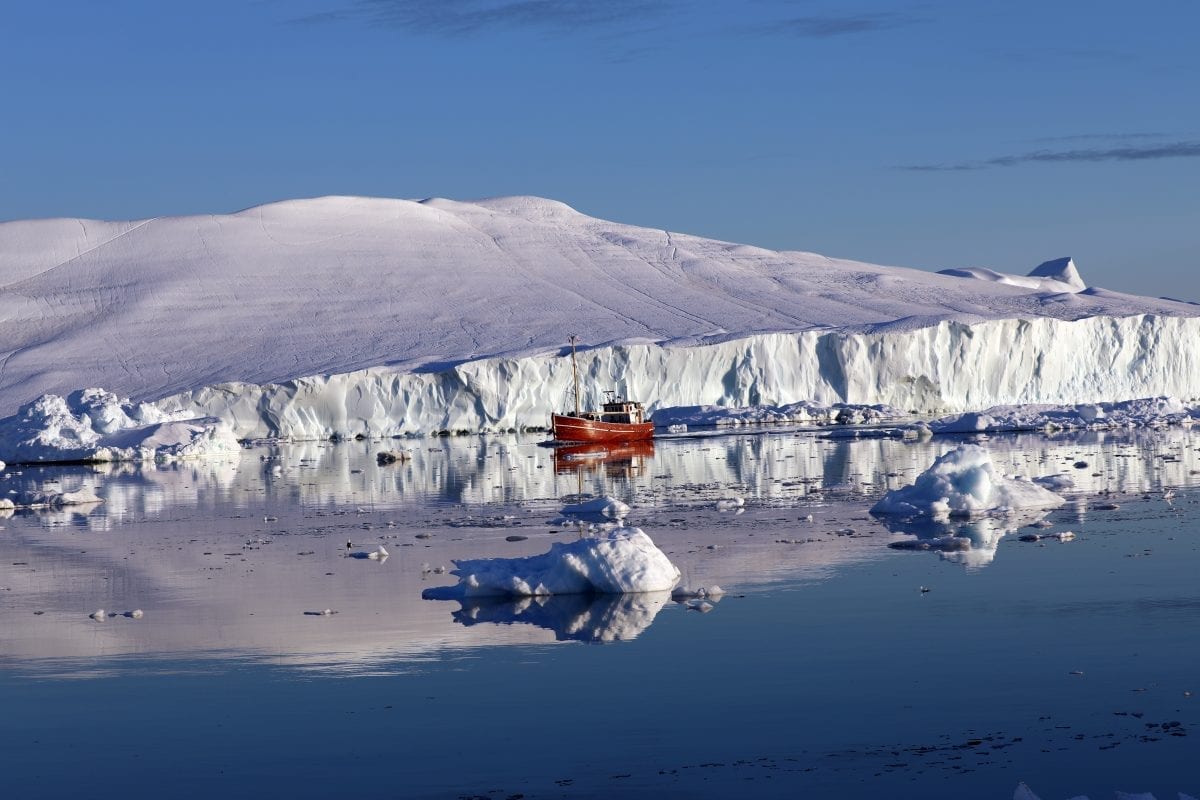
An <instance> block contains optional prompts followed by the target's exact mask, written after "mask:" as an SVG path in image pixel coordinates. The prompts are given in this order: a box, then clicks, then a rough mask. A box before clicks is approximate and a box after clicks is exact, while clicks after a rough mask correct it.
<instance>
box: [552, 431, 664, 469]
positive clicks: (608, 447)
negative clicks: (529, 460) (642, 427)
mask: <svg viewBox="0 0 1200 800" xmlns="http://www.w3.org/2000/svg"><path fill="white" fill-rule="evenodd" d="M653 456H654V442H653V441H651V440H649V439H643V440H642V441H639V442H606V443H603V444H601V443H593V444H573V445H570V446H569V447H559V448H557V449H556V450H555V451H554V468H555V470H557V471H558V472H574V471H575V470H577V469H580V468H591V467H597V466H600V465H601V464H603V465H604V466H606V467H608V466H616V467H625V466H632V465H634V463H635V462H639V464H640V460H641V459H643V458H652V457H653Z"/></svg>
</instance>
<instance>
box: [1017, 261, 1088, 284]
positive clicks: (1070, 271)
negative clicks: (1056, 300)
mask: <svg viewBox="0 0 1200 800" xmlns="http://www.w3.org/2000/svg"><path fill="white" fill-rule="evenodd" d="M1029 277H1031V278H1047V279H1049V280H1053V281H1058V282H1059V283H1065V284H1067V285H1068V286H1071V287H1072V288H1073V289H1074V290H1075V291H1082V290H1083V289H1086V288H1087V286H1086V285H1085V284H1084V282H1083V278H1081V277H1079V270H1078V269H1077V268H1076V267H1075V261H1074V259H1072V258H1071V257H1070V256H1066V257H1065V258H1055V259H1051V260H1050V261H1043V262H1042V263H1041V264H1038V265H1037V266H1036V267H1034V268H1033V270H1032V271H1031V272H1030V273H1029Z"/></svg>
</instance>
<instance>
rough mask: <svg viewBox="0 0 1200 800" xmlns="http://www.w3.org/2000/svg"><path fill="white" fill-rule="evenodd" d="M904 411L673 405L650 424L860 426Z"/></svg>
mask: <svg viewBox="0 0 1200 800" xmlns="http://www.w3.org/2000/svg"><path fill="white" fill-rule="evenodd" d="M903 416H905V414H904V412H902V411H900V410H899V409H897V408H893V407H891V406H889V405H884V404H874V405H853V404H850V403H834V404H832V405H825V404H824V403H816V402H812V401H808V400H804V401H800V402H798V403H787V404H785V405H777V406H776V405H756V406H745V407H742V408H726V407H723V406H675V407H670V408H660V409H659V410H658V411H655V412H654V424H656V425H666V426H667V427H668V430H671V431H672V432H674V430H673V429H674V428H676V427H681V428H682V429H683V430H685V431H686V430H687V426H689V425H692V426H706V425H707V426H717V427H731V426H735V425H767V424H785V423H808V424H816V425H832V424H843V425H863V424H868V423H873V422H881V421H883V420H888V419H897V418H900V417H903Z"/></svg>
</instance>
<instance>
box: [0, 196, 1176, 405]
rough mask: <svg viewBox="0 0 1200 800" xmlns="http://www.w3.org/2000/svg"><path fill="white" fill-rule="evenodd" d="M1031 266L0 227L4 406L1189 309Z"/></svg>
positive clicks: (331, 228)
mask: <svg viewBox="0 0 1200 800" xmlns="http://www.w3.org/2000/svg"><path fill="white" fill-rule="evenodd" d="M1043 266H1045V267H1046V269H1044V270H1043V272H1042V273H1041V274H1037V275H1035V276H1034V277H1033V278H1032V279H1030V281H1029V284H1030V285H1013V282H1012V281H1003V280H964V278H963V277H961V276H952V275H938V274H934V273H929V272H923V271H920V270H912V269H903V268H896V267H884V266H875V265H871V264H863V263H857V262H852V261H840V260H835V259H830V258H825V257H823V256H819V255H815V254H812V253H802V252H775V251H770V250H764V249H761V248H757V247H749V246H745V245H738V244H730V243H728V242H721V241H715V240H712V239H704V238H701V237H697V236H689V235H684V234H679V233H671V232H668V231H664V230H656V229H650V228H639V227H635V226H631V225H623V224H618V223H613V222H606V221H604V220H600V219H595V218H592V217H588V216H586V215H583V214H580V213H578V212H576V211H574V210H573V209H571V208H570V207H568V206H566V205H563V204H561V203H557V202H554V201H550V200H544V199H539V198H533V197H507V198H500V199H493V200H483V201H479V202H456V201H451V200H443V199H430V200H423V201H410V200H394V199H373V198H357V197H322V198H317V199H311V200H292V201H286V202H280V203H273V204H270V205H265V206H260V207H256V208H251V209H248V210H245V211H241V212H239V213H236V214H228V215H213V216H192V217H169V218H168V217H164V218H156V219H149V220H142V221H137V222H97V221H91V220H78V219H56V220H33V221H18V222H9V223H4V224H0V415H7V414H12V413H13V412H14V411H16V409H17V407H18V406H19V405H21V404H23V403H27V402H29V401H31V400H33V399H34V398H36V397H38V396H40V395H42V394H44V393H47V392H53V393H58V394H66V393H68V392H71V391H73V390H77V389H81V388H85V387H92V386H102V387H105V388H106V389H109V390H112V391H115V392H117V393H119V394H121V395H126V396H131V397H133V398H134V399H154V398H159V397H164V396H168V395H173V394H178V393H181V392H185V391H191V390H195V389H197V388H199V387H204V386H214V385H217V384H221V383H224V382H228V381H244V382H248V383H254V384H260V383H267V382H274V381H282V380H286V379H289V378H295V377H299V376H310V375H324V374H338V373H347V372H350V371H354V370H358V369H363V368H367V367H373V366H382V365H391V366H393V367H395V368H397V369H400V370H404V371H408V370H435V369H437V368H439V367H442V366H445V365H447V364H453V363H460V362H463V361H471V360H475V359H480V358H485V357H489V356H508V357H520V356H529V355H536V354H541V353H548V352H552V351H558V350H560V348H561V347H562V344H563V341H564V339H565V337H566V336H567V335H568V334H571V333H577V334H580V335H581V336H582V337H583V339H584V340H585V341H586V342H587V343H588V344H594V345H599V344H610V343H618V342H655V343H660V344H664V345H686V344H697V343H710V342H717V341H722V340H727V339H733V338H738V337H745V336H748V335H753V334H757V333H770V332H793V331H805V330H814V329H823V328H837V329H840V330H846V331H859V332H883V331H888V330H911V329H914V328H919V327H923V326H926V325H931V324H936V323H938V322H942V321H945V320H955V321H963V322H976V321H980V320H989V319H1001V318H1017V317H1019V318H1036V317H1051V318H1057V319H1064V320H1075V319H1080V318H1084V317H1093V316H1129V315H1136V314H1155V315H1167V316H1194V315H1196V308H1195V307H1194V306H1190V305H1186V304H1180V303H1174V302H1170V301H1163V300H1152V299H1147V298H1140V297H1134V296H1130V295H1121V294H1116V293H1112V292H1105V291H1103V290H1095V289H1087V290H1084V291H1079V289H1080V288H1081V287H1082V286H1083V283H1082V281H1080V280H1079V278H1078V273H1077V272H1076V271H1075V268H1074V265H1073V264H1062V265H1060V266H1059V267H1057V268H1054V267H1049V266H1046V265H1043ZM996 274H999V273H996ZM974 277H979V276H978V275H976V276H974ZM1017 283H1020V282H1019V281H1018V282H1017ZM1075 284H1078V285H1075ZM1060 288H1061V289H1063V291H1058V289H1060Z"/></svg>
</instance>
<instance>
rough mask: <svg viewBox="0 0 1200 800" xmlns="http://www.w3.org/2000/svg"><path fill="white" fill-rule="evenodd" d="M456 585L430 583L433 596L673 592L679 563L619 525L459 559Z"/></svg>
mask: <svg viewBox="0 0 1200 800" xmlns="http://www.w3.org/2000/svg"><path fill="white" fill-rule="evenodd" d="M454 565H455V568H454V569H452V570H450V574H451V575H455V576H457V577H458V584H457V585H455V586H443V587H435V588H430V589H426V590H425V591H424V592H423V593H422V596H423V597H425V598H426V599H431V600H452V599H459V598H463V597H491V596H496V597H531V596H540V595H557V594H628V593H636V592H669V591H670V590H671V589H673V588H674V587H675V584H676V583H678V582H679V569H678V568H677V567H676V566H675V565H674V564H672V563H671V561H670V559H668V558H667V556H666V554H665V553H663V551H662V550H659V549H658V547H657V546H656V545H655V544H654V542H653V541H652V540H651V539H650V537H649V536H647V535H646V533H645V532H644V531H642V530H641V529H640V528H617V529H615V530H612V531H608V532H605V533H603V534H601V535H598V536H589V537H586V538H582V539H577V540H575V541H572V542H555V543H554V544H552V545H551V546H550V551H549V552H548V553H542V554H539V555H535V556H528V557H525V558H488V559H478V560H456V561H455V562H454Z"/></svg>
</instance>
